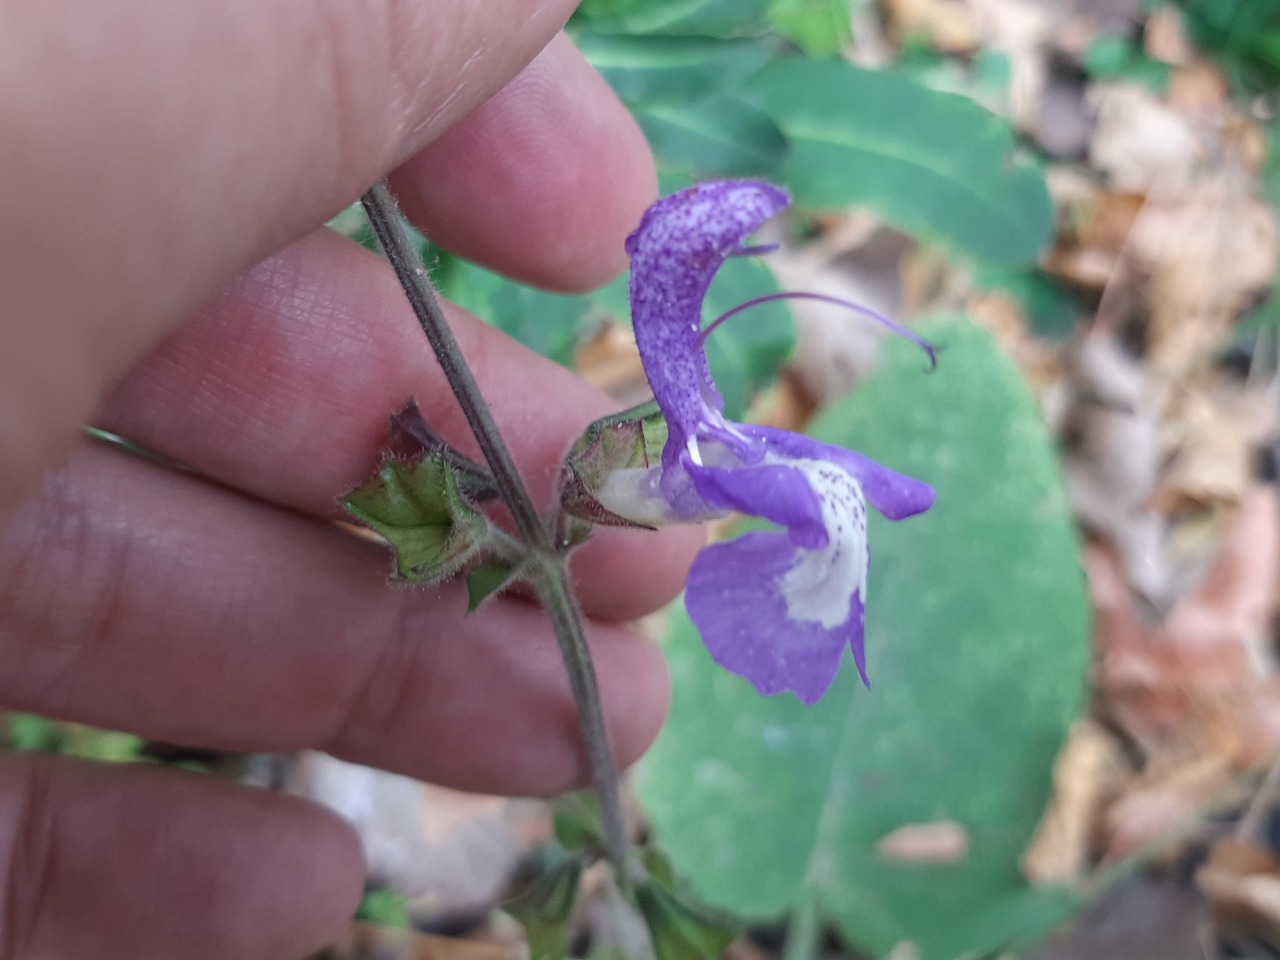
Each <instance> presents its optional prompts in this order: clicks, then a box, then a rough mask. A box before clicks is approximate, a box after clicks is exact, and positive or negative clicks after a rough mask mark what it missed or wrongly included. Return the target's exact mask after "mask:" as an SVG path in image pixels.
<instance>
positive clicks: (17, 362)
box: [0, 0, 697, 960]
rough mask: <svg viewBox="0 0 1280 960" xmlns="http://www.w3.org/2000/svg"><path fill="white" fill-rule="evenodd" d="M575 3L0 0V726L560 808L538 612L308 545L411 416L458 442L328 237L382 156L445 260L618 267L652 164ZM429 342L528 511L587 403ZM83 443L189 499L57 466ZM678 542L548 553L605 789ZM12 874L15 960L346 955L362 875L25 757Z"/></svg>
mask: <svg viewBox="0 0 1280 960" xmlns="http://www.w3.org/2000/svg"><path fill="white" fill-rule="evenodd" d="M571 6H572V5H571V4H570V3H568V2H565V0H544V2H540V3H539V2H535V0H486V2H485V3H483V4H481V3H478V2H476V0H415V2H400V3H395V4H388V3H379V2H372V0H370V2H346V3H317V4H303V5H298V4H288V3H284V2H281V0H255V2H253V3H239V2H235V0H217V2H211V3H205V4H172V3H163V2H158V0H151V2H149V0H119V2H117V3H113V4H95V3H90V2H85V0H40V2H29V3H17V4H9V5H7V6H6V8H5V9H4V10H3V11H0V46H2V47H3V50H2V52H0V90H3V91H4V93H3V96H0V169H3V170H4V171H5V173H6V177H7V180H6V186H5V187H4V188H0V214H2V215H3V219H0V222H3V223H4V224H5V225H6V229H5V233H4V239H3V240H0V243H2V244H3V255H2V256H0V316H3V318H4V319H3V321H0V338H2V339H0V511H7V517H6V523H7V526H6V527H5V528H4V529H3V532H2V533H0V663H2V664H3V667H2V668H0V702H3V703H4V704H5V705H6V706H9V707H11V708H15V709H22V710H31V711H36V712H40V713H47V714H51V715H57V716H61V717H65V718H69V719H75V720H79V721H83V722H87V723H93V724H97V725H101V726H106V727H111V728H116V729H125V730H132V731H135V732H138V733H140V734H143V735H145V736H149V737H152V738H156V739H161V740H166V741H171V742H176V743H183V744H189V745H193V746H203V747H208V748H215V749H224V750H255V751H256V750H264V751H282V750H294V749H299V748H303V747H320V748H323V749H328V750H330V751H332V752H333V753H335V754H337V755H339V756H342V757H345V758H348V759H352V760H356V761H359V762H364V763H370V764H374V765H378V766H383V767H386V768H389V769H395V770H399V771H402V772H405V773H409V774H412V775H414V776H418V777H422V778H424V779H430V780H434V781H437V782H440V783H444V784H449V785H452V786H456V787H459V788H464V789H466V788H469V789H478V790H489V791H506V792H512V793H552V792H556V791H559V790H562V789H566V788H569V787H572V786H574V785H578V784H580V783H582V782H583V781H584V779H585V762H584V759H583V757H582V755H581V752H580V747H579V737H578V734H577V726H576V716H575V712H574V708H573V702H572V699H571V697H570V695H569V690H568V684H567V681H566V680H565V678H564V675H563V668H562V666H561V664H560V661H559V656H558V653H557V651H556V646H555V642H554V640H553V638H552V634H551V630H550V627H549V625H548V622H547V620H546V618H545V616H544V615H542V613H541V612H540V611H539V610H538V609H537V608H535V607H534V606H532V605H529V604H526V603H523V602H521V601H519V600H516V599H500V600H498V601H495V602H494V603H492V604H491V605H489V606H487V607H486V608H485V609H484V610H483V611H482V612H481V613H480V614H479V615H477V616H474V617H471V618H466V617H464V615H463V612H464V611H465V609H466V603H465V590H464V588H463V587H462V586H461V585H459V584H453V585H446V586H445V587H442V588H440V589H432V590H423V591H409V590H389V589H388V588H387V587H386V585H385V583H384V579H385V575H386V572H387V566H388V565H387V560H386V558H385V557H384V556H383V555H382V553H381V551H379V550H377V549H375V548H373V547H370V546H368V545H366V544H363V543H360V542H357V541H355V540H353V539H352V538H350V537H347V536H346V535H344V534H342V533H340V532H339V531H337V530H335V529H334V528H332V527H331V526H330V525H329V524H328V523H327V522H326V521H327V519H328V518H333V517H335V516H337V515H338V510H337V507H336V498H337V496H338V495H340V494H341V493H342V492H343V491H344V490H345V489H347V488H349V487H351V486H353V485H354V484H355V483H358V482H360V481H361V480H363V479H364V478H365V477H366V476H367V475H368V474H369V473H370V472H371V471H372V469H373V467H374V465H375V463H376V460H377V455H378V451H379V450H380V448H381V446H382V444H383V442H384V439H385V431H386V418H387V415H388V414H389V413H391V412H393V411H394V410H396V409H398V408H399V406H400V405H401V404H402V403H403V402H404V400H406V399H407V398H408V397H409V396H410V395H415V396H417V398H418V399H419V402H420V403H421V405H422V407H423V409H424V411H425V412H426V414H427V416H428V418H429V419H430V421H431V422H432V424H433V426H436V427H437V428H439V429H440V430H441V432H442V433H444V434H445V435H446V436H447V437H448V438H449V439H450V440H452V441H453V442H455V443H457V444H458V445H460V446H462V447H463V448H464V449H474V448H473V447H471V446H470V445H469V442H468V437H467V433H466V430H465V426H464V424H463V422H462V419H461V415H460V414H459V413H458V411H457V409H456V407H455V406H454V404H453V401H452V397H451V395H450V393H449V391H448V388H447V385H446V384H445V383H444V382H443V380H442V378H441V376H440V374H439V371H438V369H437V368H436V365H435V362H434V360H433V359H432V358H431V357H430V354H429V351H428V349H427V347H426V345H425V343H424V342H423V340H422V336H421V333H420V331H419V330H418V329H417V326H416V323H415V321H414V319H413V317H412V314H411V313H410V311H409V309H408V306H407V304H406V303H405V302H404V299H403V296H402V294H401V292H400V290H399V287H398V286H397V284H396V282H395V280H394V278H393V277H392V275H391V273H390V271H389V269H388V268H386V267H385V266H384V265H383V264H382V263H380V262H379V261H378V260H377V259H376V258H374V257H372V256H370V255H369V254H367V253H366V252H364V251H363V250H361V249H360V248H358V247H357V246H355V245H354V244H352V243H350V242H348V241H346V240H343V239H341V238H339V237H337V236H335V235H332V234H330V233H328V232H326V231H324V230H315V228H316V227H317V226H318V225H319V224H321V223H322V222H323V221H324V220H325V219H326V218H327V217H329V216H331V215H332V214H333V213H335V212H336V211H338V210H339V209H341V208H342V207H343V206H345V205H346V204H347V203H349V202H350V201H351V200H353V199H354V198H355V197H356V196H358V195H359V193H360V192H361V191H362V190H364V189H365V188H367V187H368V186H369V184H371V183H372V182H373V181H374V180H376V179H377V178H378V177H379V176H381V175H382V174H384V173H385V172H386V171H388V170H390V169H392V168H396V167H398V168H399V169H398V172H397V173H396V174H395V175H394V177H393V184H394V185H395V187H396V188H397V191H398V192H399V193H400V195H401V197H402V199H403V200H404V204H405V208H406V210H407V212H409V213H410V214H411V215H412V216H414V217H415V218H416V219H417V220H418V221H419V222H420V223H422V224H423V225H424V226H425V227H426V228H427V230H428V231H429V233H430V234H431V235H433V236H434V237H436V238H438V239H439V240H440V241H441V242H442V243H443V244H445V245H446V246H448V247H451V248H452V249H455V250H457V251H458V252H460V253H463V254H465V255H467V256H470V257H472V258H474V259H477V260H480V261H482V262H485V263H487V264H489V265H491V266H493V267H494V268H495V269H500V270H503V271H505V272H507V273H509V274H511V275H513V276H517V277H519V278H522V279H526V280H531V281H536V282H538V283H541V284H544V285H547V286H552V287H559V288H563V289H580V288H585V287H589V286H591V285H594V284H597V283H600V282H603V281H604V280H607V279H608V278H609V277H610V276H611V275H612V274H613V273H614V272H616V271H617V270H619V269H621V267H622V266H623V264H624V262H625V257H624V253H623V250H622V239H623V237H624V236H625V234H626V233H627V231H628V230H629V229H630V228H631V227H632V226H634V224H635V223H636V222H637V221H638V219H639V214H640V212H641V210H642V209H643V207H644V206H645V205H646V204H647V203H648V202H649V200H650V199H651V198H652V195H653V192H654V175H653V170H652V165H651V160H650V158H649V156H648V153H647V149H646V148H645V146H644V141H643V138H642V137H641V136H640V134H639V132H638V131H637V130H636V128H635V126H634V124H633V123H632V121H631V120H630V118H629V117H628V116H627V115H626V113H625V111H624V110H623V109H622V108H621V106H620V105H619V104H618V103H617V101H616V100H615V99H614V98H613V97H612V95H611V94H610V93H609V91H608V90H607V88H606V87H605V86H604V85H603V83H602V82H601V81H600V80H599V78H598V77H596V76H595V75H594V73H593V72H592V71H591V70H590V68H589V67H588V66H587V65H586V64H585V62H584V61H582V59H581V58H580V57H579V56H578V54H577V53H576V51H574V50H573V48H572V46H571V45H570V44H569V43H568V42H567V41H566V40H565V39H564V38H563V37H562V36H557V31H558V29H559V28H560V26H561V25H562V23H563V21H564V19H565V18H566V17H567V16H568V13H569V12H570V10H571ZM544 46H545V49H543V48H544ZM540 50H541V53H539V51H540ZM531 58H535V59H533V60H532V63H531V64H529V66H527V67H524V65H525V64H526V63H528V62H529V61H530V59H531ZM522 67H524V69H523V70H522V71H521V68H522ZM517 71H521V72H519V74H518V76H514V79H512V78H513V75H515V74H516V73H517ZM498 91H500V92H498ZM495 93H496V95H495ZM490 97H492V99H489V98H490ZM486 100H487V102H486ZM482 103H483V104H484V105H483V106H480V107H479V109H476V108H477V106H478V105H480V104H482ZM446 130H447V131H448V132H447V133H446V132H445V131H446ZM282 248H284V249H282ZM264 257H267V258H268V259H266V260H265V261H264V260H263V258H264ZM260 261H261V262H260ZM255 264H256V266H255ZM245 270H247V272H245V273H242V271H245ZM237 274H241V275H240V276H238V277H236V275H237ZM233 277H236V278H235V279H232V278H233ZM210 297H212V299H210ZM201 304H204V305H203V306H200V305H201ZM197 307H198V308H199V309H198V310H197ZM193 310H194V311H196V312H195V314H194V315H193V316H192V317H191V319H189V320H187V321H185V322H183V323H182V324H181V325H175V321H176V320H177V319H179V318H180V317H182V316H183V315H185V314H187V313H189V312H191V311H193ZM451 319H452V321H453V323H454V328H455V331H456V333H457V335H458V337H459V340H460V341H461V343H462V346H463V348H464V350H465V352H466V353H467V354H468V355H469V357H470V359H471V361H472V363H473V364H474V368H475V371H476V374H477V376H478V378H479V379H480V381H481V384H482V386H484V387H485V389H486V392H487V395H488V397H489V399H490V403H491V405H492V406H493V408H494V410H495V414H496V416H497V419H498V421H499V423H500V425H502V426H503V427H505V432H506V435H507V437H508V439H509V441H510V443H511V445H512V447H513V452H514V454H515V456H516V458H517V460H518V462H519V463H520V464H521V466H522V468H523V470H524V472H525V474H526V478H527V480H528V481H529V483H530V486H531V487H532V489H533V492H534V493H535V496H538V497H539V498H541V501H542V502H545V501H546V498H547V497H548V496H549V495H550V492H551V488H552V486H553V483H554V476H555V472H556V466H557V462H558V459H559V457H560V456H561V455H562V453H563V452H564V449H565V448H566V447H567V445H568V443H569V442H570V441H571V439H572V438H573V437H574V436H576V435H577V434H578V432H580V430H581V429H582V428H583V426H585V424H586V423H587V422H588V421H589V420H591V419H593V418H594V417H596V416H598V415H600V414H601V413H603V412H606V411H607V410H608V403H607V401H606V400H605V398H603V397H602V396H600V395H599V394H597V393H596V392H595V391H593V390H591V389H590V388H588V387H586V386H584V385H583V384H582V383H580V382H579V381H577V380H576V379H575V378H573V377H572V376H571V375H569V374H568V373H566V372H565V371H563V370H561V369H560V368H558V367H556V366H554V365H552V364H550V363H548V362H546V361H542V360H540V359H539V358H536V357H534V356H532V355H530V354H529V353H528V352H527V351H525V350H524V349H523V348H521V347H519V346H518V345H516V344H514V343H513V342H511V341H510V340H508V339H507V338H505V337H504V336H503V335H501V334H499V333H497V332H495V331H493V330H492V329H490V328H488V327H485V326H484V325H483V324H481V323H479V322H478V321H476V320H474V319H473V318H470V317H468V316H466V315H464V314H462V313H461V312H460V311H456V310H455V311H452V313H451ZM162 338H164V339H163V342H162V343H159V345H158V346H157V342H158V341H160V340H161V339H162ZM90 418H92V419H93V420H94V421H95V422H97V423H98V424H99V425H101V426H103V427H105V428H107V429H109V430H113V431H115V432H118V433H120V434H122V435H124V436H127V437H130V438H131V439H134V440H136V441H138V442H139V443H142V444H144V445H146V446H148V447H151V448H153V449H155V450H157V451H159V452H161V453H164V454H167V455H168V456H170V457H173V458H175V459H177V460H179V461H182V462H184V463H187V464H189V465H191V466H192V467H193V468H195V469H196V470H197V471H199V472H200V473H201V474H203V475H204V476H205V477H207V478H209V480H212V481H213V482H212V483H211V482H208V480H204V479H199V478H197V477H195V476H189V475H183V474H180V473H176V472H173V471H169V470H165V469H162V468H159V467H156V466H153V465H150V464H147V463H144V462H142V461H139V460H136V459H133V458H130V457H127V456H125V455H122V454H120V453H118V452H116V451H113V450H108V449H102V448H85V447H83V446H82V445H78V443H77V438H78V436H79V434H80V428H81V424H83V423H84V422H85V421H86V420H88V419H90ZM68 458H69V459H68ZM51 468H53V469H52V472H48V471H49V470H50V469H51ZM42 477H43V478H44V479H43V489H42V490H40V491H39V492H37V490H38V489H39V485H40V483H41V478H42ZM24 497H29V499H27V500H25V502H23V498H24ZM696 545H697V535H696V534H690V533H688V532H679V531H671V532H665V533H663V534H646V533H626V532H619V531H609V532H602V533H601V534H600V535H599V536H598V538H597V539H596V540H595V541H593V542H592V543H591V544H589V545H588V546H587V547H586V548H584V550H583V551H582V552H581V554H580V555H579V556H577V557H576V558H575V561H577V562H575V574H576V580H577V584H578V588H579V596H580V599H581V602H582V605H583V607H584V609H585V610H586V612H587V613H588V614H589V615H590V616H591V617H592V618H593V620H594V623H593V625H592V632H591V640H592V644H593V650H594V654H595V658H596V663H597V667H598V669H599V671H600V674H601V683H602V687H603V692H604V699H605V706H606V710H607V713H608V715H609V719H610V722H611V733H612V737H613V743H614V748H615V751H616V752H617V754H618V756H619V759H620V760H621V761H622V762H628V761H630V760H632V759H634V758H635V757H636V756H637V755H638V754H639V753H640V752H641V751H642V750H643V749H644V747H645V746H647V744H648V743H649V741H650V740H651V739H652V737H653V736H654V734H655V733H656V730H657V727H658V725H659V724H660V722H661V718H662V715H663V712H664V710H665V705H666V700H667V696H668V688H667V679H666V674H665V671H664V668H663V666H662V662H661V658H660V655H659V654H658V652H657V651H656V650H655V649H654V648H653V647H652V646H650V645H648V644H646V643H644V642H643V641H641V640H639V639H638V638H637V637H636V636H634V635H633V634H632V633H631V632H630V631H628V630H627V629H626V628H624V627H622V626H620V625H618V623H617V622H618V621H621V620H625V619H627V618H630V617H634V616H636V615H639V614H642V613H644V612H647V611H648V610H651V609H653V608H654V607H656V606H658V605H659V604H660V603H662V602H664V601H665V600H666V599H668V598H670V597H671V596H673V595H674V594H675V592H676V591H678V590H679V588H680V585H681V582H682V579H683V573H684V571H685V569H687V565H688V562H689V560H690V559H691V556H692V551H693V549H695V547H696ZM0 857H3V858H4V861H5V863H6V864H7V867H6V872H5V873H4V878H5V879H4V881H3V890H0V933H2V936H0V956H4V957H12V958H35V957H54V956H56V957H64V956H75V957H78V958H90V957H103V958H106V957H116V956H119V957H129V958H131V960H136V958H144V957H151V956H155V957H166V958H172V957H182V958H184V960H196V958H203V957H236V958H238V960H243V958H252V957H271V958H275V960H279V958H283V957H288V956H296V955H300V954H302V953H304V952H306V951H307V950H309V949H311V948H313V947H315V946H316V945H318V944H319V943H321V942H323V940H324V939H325V938H326V937H328V936H329V935H331V934H332V933H334V932H335V930H336V928H337V925H338V924H340V923H341V922H342V921H343V920H344V919H345V918H346V916H348V915H349V912H350V910H351V909H352V907H353V906H354V904H355V902H356V899H357V898H358V896H359V892H360V885H361V881H362V879H363V877H362V864H361V861H360V855H359V851H358V848H357V845H356V844H355V841H354V840H353V838H352V836H351V834H350V833H349V832H348V831H347V830H346V829H345V827H343V826H342V825H341V824H340V823H338V822H337V821H336V820H334V819H333V818H331V817H330V816H328V815H327V814H325V813H322V812H321V811H319V810H317V809H315V808H312V807H310V806H308V805H305V804H302V803H300V802H297V801H293V800H290V799H288V798H284V797H279V796H274V795H268V794H261V793H251V792H248V791H243V790H241V789H239V788H236V787H233V786H229V785H226V784H219V783H214V782H209V781H208V780H207V779H199V778H193V777H189V776H183V775H180V774H175V773H170V772H168V771H160V770H149V769H136V768H116V767H113V768H99V767H93V766H89V765H84V764H76V763H72V762H69V761H64V760H57V759H51V758H35V757H30V756H21V757H7V758H4V759H3V760H0Z"/></svg>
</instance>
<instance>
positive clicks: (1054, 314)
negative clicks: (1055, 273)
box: [973, 264, 1086, 340]
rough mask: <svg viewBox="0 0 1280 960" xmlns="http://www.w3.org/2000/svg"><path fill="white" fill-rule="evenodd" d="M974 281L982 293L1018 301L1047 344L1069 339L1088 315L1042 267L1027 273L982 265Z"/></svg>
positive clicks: (1028, 321)
mask: <svg viewBox="0 0 1280 960" xmlns="http://www.w3.org/2000/svg"><path fill="white" fill-rule="evenodd" d="M973 280H974V283H976V284H977V285H978V286H979V287H980V288H982V289H983V290H993V291H999V292H1001V293H1004V294H1007V295H1008V296H1009V297H1011V298H1013V299H1014V300H1015V301H1017V303H1018V305H1019V306H1020V307H1022V310H1023V312H1024V313H1025V314H1026V318H1027V324H1028V325H1029V326H1030V327H1031V330H1032V331H1033V332H1034V333H1035V334H1036V335H1037V336H1040V337H1044V338H1045V339H1048V340H1061V339H1062V338H1063V337H1067V336H1070V335H1071V334H1072V333H1074V332H1075V331H1076V326H1077V324H1078V323H1079V321H1080V318H1081V317H1083V316H1084V315H1085V313H1086V310H1085V306H1084V304H1083V303H1082V302H1081V301H1080V299H1079V298H1078V297H1076V296H1075V295H1074V294H1072V293H1071V291H1070V290H1068V289H1067V288H1066V286H1064V285H1063V284H1062V283H1061V282H1060V281H1059V280H1057V278H1055V277H1052V276H1050V275H1049V274H1047V273H1045V272H1044V271H1043V270H1041V269H1040V268H1039V267H1035V268H1032V269H1030V270H1024V269H1010V268H1007V267H999V266H995V265H993V264H979V265H978V267H977V268H976V269H975V270H974V275H973Z"/></svg>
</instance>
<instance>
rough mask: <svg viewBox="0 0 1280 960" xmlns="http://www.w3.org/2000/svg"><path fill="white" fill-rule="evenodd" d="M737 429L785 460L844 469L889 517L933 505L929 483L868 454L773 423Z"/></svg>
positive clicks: (907, 514)
mask: <svg viewBox="0 0 1280 960" xmlns="http://www.w3.org/2000/svg"><path fill="white" fill-rule="evenodd" d="M736 427H737V429H738V430H739V431H740V432H741V433H743V434H745V435H747V436H749V437H751V438H753V439H755V440H759V441H761V442H763V443H765V444H766V445H767V447H768V449H769V450H770V452H771V453H773V454H774V455H777V456H782V457H785V458H787V459H789V460H801V459H804V460H826V461H828V462H830V463H834V464H837V465H839V466H840V467H841V468H842V469H844V470H846V471H848V473H849V474H851V475H852V476H853V478H854V479H855V480H857V481H858V483H859V485H860V486H861V487H862V492H863V493H864V494H866V497H867V500H868V501H869V502H870V503H871V505H872V506H873V507H875V508H876V510H878V511H879V512H880V513H882V514H884V516H886V517H888V518H889V519H890V520H905V519H906V518H907V517H914V516H915V515H916V514H918V513H924V512H925V511H926V510H928V509H929V508H930V507H932V506H933V503H934V500H935V494H934V490H933V487H931V486H929V484H927V483H922V482H920V481H919V480H916V479H914V478H912V477H908V476H907V475H906V474H902V473H898V472H897V471H896V470H890V469H889V468H888V467H886V466H882V465H881V464H879V463H876V461H874V460H872V459H871V458H870V457H868V456H865V455H864V454H861V453H858V452H857V451H854V450H846V449H845V448H844V447H833V446H831V445H830V444H827V443H819V442H818V441H817V440H814V439H812V438H811V437H806V436H803V435H801V434H798V433H789V432H787V431H786V430H777V429H775V428H773V427H758V426H750V425H746V424H737V425H736Z"/></svg>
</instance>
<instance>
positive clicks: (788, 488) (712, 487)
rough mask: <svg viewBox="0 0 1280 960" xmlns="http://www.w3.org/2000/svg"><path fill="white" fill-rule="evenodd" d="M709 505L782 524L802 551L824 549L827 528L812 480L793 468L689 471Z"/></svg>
mask: <svg viewBox="0 0 1280 960" xmlns="http://www.w3.org/2000/svg"><path fill="white" fill-rule="evenodd" d="M688 469H689V474H690V476H692V477H693V482H694V484H695V485H696V486H697V488H698V492H699V493H700V494H702V497H703V499H705V500H706V501H707V502H708V503H712V504H715V505H716V506H718V507H721V508H722V509H724V510H734V511H737V512H738V513H745V514H748V515H750V516H753V517H763V518H764V519H765V520H769V521H772V522H773V523H777V524H781V525H782V526H784V527H786V528H787V529H788V531H789V532H790V533H791V538H792V540H793V541H794V542H795V543H796V545H798V546H802V547H825V546H826V545H827V540H828V537H827V528H826V524H825V523H824V521H823V517H822V504H821V503H819V502H818V498H817V496H816V495H815V494H814V491H813V487H812V486H811V485H810V482H809V478H808V477H806V476H805V475H804V474H803V473H801V472H800V471H799V470H796V469H795V468H794V467H787V466H761V467H743V468H740V469H737V470H724V469H720V468H718V467H689V468H688Z"/></svg>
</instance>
